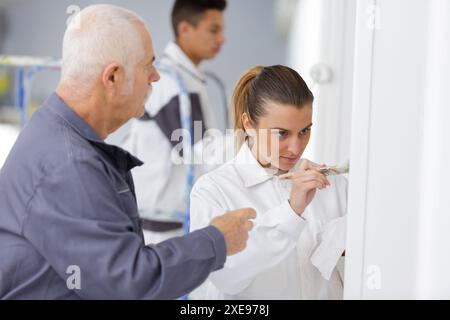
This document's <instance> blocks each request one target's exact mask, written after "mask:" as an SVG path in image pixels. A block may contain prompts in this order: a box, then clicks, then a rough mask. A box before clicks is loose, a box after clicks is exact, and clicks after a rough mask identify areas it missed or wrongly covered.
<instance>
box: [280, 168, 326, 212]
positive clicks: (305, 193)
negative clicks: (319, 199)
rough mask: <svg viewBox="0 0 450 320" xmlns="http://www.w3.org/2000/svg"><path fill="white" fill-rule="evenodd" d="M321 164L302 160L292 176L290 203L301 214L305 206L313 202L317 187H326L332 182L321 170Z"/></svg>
mask: <svg viewBox="0 0 450 320" xmlns="http://www.w3.org/2000/svg"><path fill="white" fill-rule="evenodd" d="M319 168H320V166H317V165H314V164H313V163H312V162H311V161H308V160H306V159H304V160H302V164H301V165H300V168H299V170H298V171H297V172H295V173H294V174H293V176H292V178H291V181H292V190H291V196H290V197H289V204H290V205H291V207H292V209H293V210H294V211H295V213H297V214H298V215H299V216H301V215H302V214H303V212H304V211H305V208H306V207H307V206H308V205H309V204H310V203H311V201H312V199H314V195H315V194H316V189H324V188H326V187H327V186H330V182H329V181H328V179H327V178H326V177H325V175H324V174H323V173H321V172H320V171H319Z"/></svg>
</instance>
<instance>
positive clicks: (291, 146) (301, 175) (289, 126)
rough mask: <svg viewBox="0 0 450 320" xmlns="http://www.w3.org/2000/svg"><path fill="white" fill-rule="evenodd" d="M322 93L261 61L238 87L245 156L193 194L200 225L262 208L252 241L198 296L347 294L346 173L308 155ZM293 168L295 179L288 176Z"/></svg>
mask: <svg viewBox="0 0 450 320" xmlns="http://www.w3.org/2000/svg"><path fill="white" fill-rule="evenodd" d="M312 103H313V95H312V93H311V91H310V90H309V89H308V87H307V85H306V84H305V82H304V81H303V79H302V78H301V77H300V75H299V74H298V73H297V72H295V71H294V70H292V69H290V68H288V67H285V66H280V65H277V66H270V67H260V66H257V67H254V68H252V69H250V70H248V71H247V72H246V73H245V74H244V75H243V76H242V78H241V79H240V80H239V82H238V84H237V86H236V88H235V90H234V93H233V108H234V120H235V129H236V130H241V131H242V130H243V131H244V132H245V138H244V139H240V140H239V142H238V147H240V149H239V151H238V153H237V155H236V157H235V158H234V159H233V160H232V161H230V162H228V163H226V164H224V165H223V166H221V167H219V168H218V169H216V170H214V171H212V172H210V173H208V174H206V175H204V176H202V177H201V178H200V179H199V180H198V182H197V183H196V184H195V186H194V188H193V190H192V194H191V230H196V229H199V228H201V227H204V226H205V225H207V224H208V223H209V221H210V220H211V219H212V218H213V217H214V216H215V215H219V214H221V213H223V212H224V211H227V210H233V209H236V208H242V207H252V208H254V209H255V210H256V212H257V217H256V219H255V220H254V228H253V230H252V231H251V232H250V235H249V240H248V243H247V248H246V249H245V250H244V251H242V252H241V253H239V254H236V255H234V256H231V257H228V259H227V261H226V263H225V265H224V268H223V269H220V270H218V271H215V272H213V273H212V274H211V275H210V277H209V278H208V279H207V281H206V282H205V284H204V285H203V290H199V291H197V294H194V297H195V298H206V299H339V298H341V297H342V287H343V285H342V283H343V282H342V274H341V275H339V272H338V270H342V268H341V267H342V259H343V258H342V257H341V256H342V255H343V252H344V250H345V217H344V214H345V211H346V186H347V183H346V179H345V178H344V177H341V176H325V175H324V174H322V173H321V172H320V171H319V166H318V165H316V164H314V163H312V162H310V161H308V160H303V159H300V157H301V155H302V153H303V151H304V150H305V148H306V146H307V144H308V141H309V138H310V134H311V127H312V122H311V121H312ZM285 173H292V176H291V178H290V179H280V178H279V176H280V175H281V174H285Z"/></svg>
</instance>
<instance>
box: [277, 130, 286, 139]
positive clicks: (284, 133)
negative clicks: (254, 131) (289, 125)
mask: <svg viewBox="0 0 450 320" xmlns="http://www.w3.org/2000/svg"><path fill="white" fill-rule="evenodd" d="M277 136H278V137H280V138H284V137H286V136H287V132H286V131H278V132H277Z"/></svg>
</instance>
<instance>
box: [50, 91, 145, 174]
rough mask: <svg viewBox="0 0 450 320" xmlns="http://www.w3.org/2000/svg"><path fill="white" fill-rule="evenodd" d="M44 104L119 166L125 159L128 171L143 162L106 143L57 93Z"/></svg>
mask: <svg viewBox="0 0 450 320" xmlns="http://www.w3.org/2000/svg"><path fill="white" fill-rule="evenodd" d="M44 105H46V106H47V107H49V109H50V111H52V112H53V113H55V114H56V115H58V116H59V117H60V118H62V119H63V120H64V122H66V123H67V124H68V125H69V126H70V127H71V128H72V129H73V130H74V131H76V132H77V133H78V134H79V135H80V136H82V137H83V138H84V139H86V140H88V141H89V142H91V143H93V144H94V145H96V146H97V147H99V148H100V149H101V150H102V151H104V152H105V153H107V154H108V156H109V157H110V158H111V159H113V160H114V161H115V162H117V163H118V166H119V167H122V165H123V163H124V162H123V160H125V169H126V170H127V171H128V170H131V169H132V168H134V167H136V166H140V165H142V164H143V162H142V161H141V160H139V159H138V158H136V157H134V156H133V155H131V154H130V153H129V152H127V151H125V150H123V149H122V148H119V147H117V146H113V145H110V144H107V143H105V142H104V141H103V140H102V139H101V138H100V137H99V135H98V134H97V132H95V130H94V129H93V128H92V127H91V126H89V125H88V124H87V123H86V122H85V121H84V120H83V119H82V118H81V117H80V116H79V115H78V114H77V113H76V112H75V111H73V110H72V109H71V108H70V107H69V106H67V105H66V104H65V103H64V101H62V100H61V98H60V97H59V96H58V95H57V94H56V93H52V94H51V95H50V97H49V98H48V99H47V100H46V101H45V103H44Z"/></svg>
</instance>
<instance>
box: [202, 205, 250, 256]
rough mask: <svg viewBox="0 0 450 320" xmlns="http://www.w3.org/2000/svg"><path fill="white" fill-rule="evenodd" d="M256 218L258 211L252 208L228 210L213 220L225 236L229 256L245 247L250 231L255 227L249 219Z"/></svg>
mask: <svg viewBox="0 0 450 320" xmlns="http://www.w3.org/2000/svg"><path fill="white" fill-rule="evenodd" d="M255 218H256V211H255V210H253V209H251V208H245V209H239V210H235V211H230V212H227V213H225V214H223V215H221V216H218V217H215V218H214V219H212V220H211V223H210V224H211V225H213V226H214V227H216V228H217V229H219V231H220V232H222V233H223V235H224V237H225V243H226V246H227V256H231V255H233V254H236V253H238V252H240V251H242V250H244V249H245V247H246V246H247V240H248V233H249V231H250V230H251V229H252V228H253V223H252V222H251V221H249V219H255Z"/></svg>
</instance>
